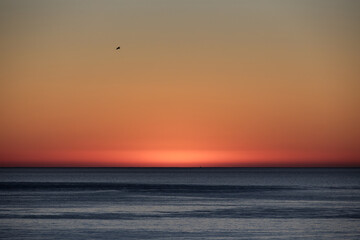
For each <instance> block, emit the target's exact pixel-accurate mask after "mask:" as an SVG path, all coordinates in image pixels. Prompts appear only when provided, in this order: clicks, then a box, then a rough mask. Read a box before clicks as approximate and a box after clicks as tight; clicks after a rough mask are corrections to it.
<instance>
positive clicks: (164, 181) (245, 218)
mask: <svg viewBox="0 0 360 240" xmlns="http://www.w3.org/2000/svg"><path fill="white" fill-rule="evenodd" d="M0 239H19V240H20V239H21V240H26V239H33V240H35V239H36V240H45V239H46V240H51V239H69V240H73V239H74V240H75V239H76V240H80V239H97V240H99V239H100V240H101V239H110V240H114V239H262V240H267V239H314V240H315V239H316V240H319V239H326V240H329V239H341V240H347V239H354V240H355V239H356V240H358V239H360V169H359V168H354V169H350V168H349V169H344V168H328V169H326V168H309V169H304V168H197V169H196V168H27V169H25V168H0Z"/></svg>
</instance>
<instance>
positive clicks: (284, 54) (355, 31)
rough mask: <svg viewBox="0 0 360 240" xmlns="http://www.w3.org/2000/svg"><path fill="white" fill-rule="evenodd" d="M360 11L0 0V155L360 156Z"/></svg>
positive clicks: (341, 2) (53, 158)
mask: <svg viewBox="0 0 360 240" xmlns="http://www.w3.org/2000/svg"><path fill="white" fill-rule="evenodd" d="M359 23H360V1H355V0H354V1H350V0H336V1H335V0H318V1H309V0H301V1H300V0H298V1H296V0H292V1H283V0H271V1H269V0H243V1H241V0H239V1H231V0H221V1H220V0H218V1H214V0H191V1H190V0H183V1H172V0H170V1H168V0H153V1H148V0H131V1H130V0H129V1H109V0H104V1H92V0H75V1H68V0H62V1H60V0H54V1H47V0H33V1H26V0H23V1H21V0H0V33H1V38H0V52H1V55H0V166H1V167H11V166H13V167H20V166H21V167H31V166H42V167H49V166H50V167H80V166H84V167H85V166H88V167H95V166H98V167H99V166H103V167H200V166H202V167H258V166H263V167H275V166H284V167H293V166H301V167H311V166H315V167H316V166H330V167H332V166H360V127H359V126H360V124H359V123H360V111H359V109H360V94H359V93H360V92H359V90H360V68H359V66H360V44H359V42H360V26H359V25H360V24H359ZM117 46H121V49H120V50H115V49H116V47H117Z"/></svg>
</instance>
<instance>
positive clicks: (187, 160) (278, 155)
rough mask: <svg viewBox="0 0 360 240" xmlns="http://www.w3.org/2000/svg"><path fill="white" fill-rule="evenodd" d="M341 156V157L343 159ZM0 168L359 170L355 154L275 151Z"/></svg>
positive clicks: (42, 161)
mask: <svg viewBox="0 0 360 240" xmlns="http://www.w3.org/2000/svg"><path fill="white" fill-rule="evenodd" d="M344 156H345V157H344ZM1 159H3V160H2V161H1V162H0V167H359V166H360V163H359V157H358V156H356V155H355V154H347V155H346V154H344V153H342V154H329V153H302V152H275V151H264V152H255V151H196V150H191V151H190V150H186V151H180V150H174V151H170V150H164V151H161V150H142V151H47V152H26V153H22V154H19V153H17V154H11V155H8V156H2V157H1Z"/></svg>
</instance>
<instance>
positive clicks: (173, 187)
mask: <svg viewBox="0 0 360 240" xmlns="http://www.w3.org/2000/svg"><path fill="white" fill-rule="evenodd" d="M301 189H304V188H303V187H293V186H291V187H288V186H231V185H230V186H229V185H190V184H134V183H89V182H87V183H84V182H82V183H81V182H80V183H69V182H47V183H44V182H7V183H4V182H2V183H0V191H62V190H63V191H99V190H101V191H111V190H121V191H128V192H142V191H144V192H164V193H172V192H174V193H175V192H176V193H185V192H188V193H201V192H202V193H208V192H221V193H227V192H228V193H234V192H243V193H244V192H265V191H272V192H273V191H289V190H301Z"/></svg>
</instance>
